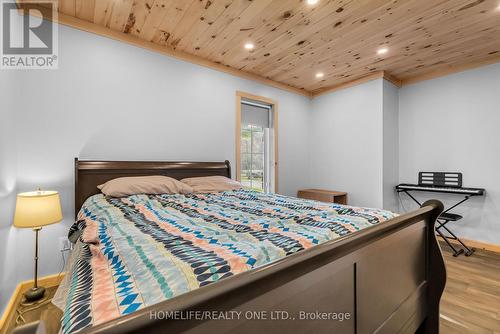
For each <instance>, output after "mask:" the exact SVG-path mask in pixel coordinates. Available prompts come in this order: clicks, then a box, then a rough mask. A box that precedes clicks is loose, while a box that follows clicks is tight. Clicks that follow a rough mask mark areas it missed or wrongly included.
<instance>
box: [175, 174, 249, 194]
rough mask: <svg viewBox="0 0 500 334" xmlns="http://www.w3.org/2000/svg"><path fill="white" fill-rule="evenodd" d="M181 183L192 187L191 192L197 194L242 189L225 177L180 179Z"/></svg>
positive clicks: (240, 185)
mask: <svg viewBox="0 0 500 334" xmlns="http://www.w3.org/2000/svg"><path fill="white" fill-rule="evenodd" d="M181 182H184V183H185V184H187V185H188V186H190V187H192V188H193V191H194V192H197V193H210V192H217V191H226V190H236V189H241V188H243V185H242V184H241V183H239V182H238V181H235V180H231V179H229V178H227V177H225V176H202V177H190V178H187V179H182V180H181Z"/></svg>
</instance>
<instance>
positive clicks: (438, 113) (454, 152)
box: [399, 63, 500, 244]
mask: <svg viewBox="0 0 500 334" xmlns="http://www.w3.org/2000/svg"><path fill="white" fill-rule="evenodd" d="M399 101H400V105H399V112H400V115H399V131H400V132H399V136H400V147H399V157H400V161H399V164H400V169H399V173H400V181H401V182H416V181H417V173H418V172H419V171H459V172H462V173H463V176H464V186H476V187H484V188H486V191H487V194H486V196H485V197H478V198H472V199H471V200H470V201H469V202H468V203H466V204H467V205H464V206H461V207H459V210H457V213H460V214H463V215H464V219H463V220H462V221H460V222H458V223H456V224H453V227H452V229H453V230H454V231H456V233H457V234H458V235H459V236H462V237H465V238H469V239H474V240H479V241H484V242H491V243H497V244H498V243H500V224H499V219H498V217H500V174H499V172H500V130H499V129H500V128H499V126H500V109H499V108H500V107H499V106H500V63H497V64H494V65H490V66H486V67H481V68H478V69H474V70H469V71H465V72H461V73H456V74H452V75H449V76H446V77H441V78H438V79H434V80H429V81H424V82H421V83H418V84H414V85H410V86H405V87H403V88H402V89H400V95H399ZM429 197H433V196H432V195H426V196H423V195H420V196H419V198H420V199H422V200H423V199H426V198H429ZM439 197H440V198H444V199H445V201H446V203H447V204H451V203H452V202H453V201H457V200H458V199H459V198H458V197H456V196H447V197H442V196H439ZM403 205H404V207H405V208H406V209H407V210H409V209H412V208H414V206H412V204H411V203H410V202H408V201H406V200H404V202H403Z"/></svg>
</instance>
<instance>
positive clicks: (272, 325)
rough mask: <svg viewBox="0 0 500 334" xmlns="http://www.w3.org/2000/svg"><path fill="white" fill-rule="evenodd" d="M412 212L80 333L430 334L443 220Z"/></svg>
mask: <svg viewBox="0 0 500 334" xmlns="http://www.w3.org/2000/svg"><path fill="white" fill-rule="evenodd" d="M442 210H443V205H442V204H441V203H440V202H439V201H428V202H426V203H424V205H423V206H422V208H420V209H419V210H416V211H414V212H411V213H408V214H405V215H402V216H399V217H396V218H394V219H391V220H390V221H387V222H385V223H382V224H380V225H377V226H374V227H372V228H368V229H365V230H362V231H359V232H357V233H353V234H351V235H348V236H346V237H344V238H341V239H337V240H335V241H331V242H327V243H324V244H321V245H319V246H316V247H313V248H311V249H308V250H306V251H303V252H299V253H296V254H294V255H291V256H289V257H287V258H285V259H282V260H279V261H277V262H274V263H271V264H269V265H266V266H264V267H261V268H259V269H256V270H252V271H249V272H245V273H242V274H239V275H236V276H234V277H230V278H227V279H224V280H222V281H219V282H217V283H214V284H211V285H208V286H206V287H203V288H200V289H197V290H194V291H192V292H189V293H186V294H184V295H181V296H178V297H176V298H173V299H170V300H167V301H165V302H162V303H159V304H157V305H153V306H151V307H148V308H145V309H142V310H140V311H138V312H135V313H133V314H130V315H128V316H125V317H121V318H118V319H116V320H113V321H110V322H108V323H105V324H102V325H99V326H96V327H92V328H89V329H87V330H85V331H84V332H86V333H132V332H137V333H139V332H148V333H169V334H171V333H181V332H182V333H230V332H235V331H238V332H239V333H332V332H335V333H375V332H376V333H415V332H417V331H418V332H422V333H437V332H438V330H439V301H440V298H441V294H442V292H443V289H444V285H445V280H446V272H445V266H444V261H443V257H442V255H441V250H440V248H439V245H438V243H437V241H436V237H435V234H434V223H435V220H436V218H437V217H438V215H439V214H440V213H441V212H442Z"/></svg>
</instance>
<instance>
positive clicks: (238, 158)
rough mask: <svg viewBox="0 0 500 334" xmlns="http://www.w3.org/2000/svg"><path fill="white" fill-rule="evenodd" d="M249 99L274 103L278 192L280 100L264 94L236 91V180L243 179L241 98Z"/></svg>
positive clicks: (275, 165) (275, 166) (275, 176)
mask: <svg viewBox="0 0 500 334" xmlns="http://www.w3.org/2000/svg"><path fill="white" fill-rule="evenodd" d="M242 99H249V100H254V101H258V102H263V103H266V104H270V105H272V110H273V129H274V192H275V193H278V189H279V188H278V184H279V183H278V156H279V154H278V102H277V101H275V100H273V99H270V98H267V97H263V96H258V95H253V94H250V93H245V92H241V91H236V132H235V137H236V140H235V143H236V159H235V160H236V180H237V181H241V178H240V174H241V100H242Z"/></svg>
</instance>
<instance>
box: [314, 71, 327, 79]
mask: <svg viewBox="0 0 500 334" xmlns="http://www.w3.org/2000/svg"><path fill="white" fill-rule="evenodd" d="M324 76H325V75H324V74H323V73H321V72H319V73H316V78H322V77H324Z"/></svg>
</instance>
